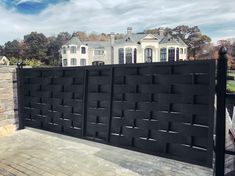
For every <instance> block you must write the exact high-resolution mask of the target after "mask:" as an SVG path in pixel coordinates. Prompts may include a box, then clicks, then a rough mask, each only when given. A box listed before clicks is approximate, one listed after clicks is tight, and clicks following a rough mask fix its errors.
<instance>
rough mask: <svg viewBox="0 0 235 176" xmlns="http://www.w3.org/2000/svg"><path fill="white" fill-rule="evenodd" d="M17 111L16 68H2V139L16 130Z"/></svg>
mask: <svg viewBox="0 0 235 176" xmlns="http://www.w3.org/2000/svg"><path fill="white" fill-rule="evenodd" d="M17 111H18V108H17V82H16V67H15V66H10V67H9V66H0V137H2V136H6V135H9V134H11V133H12V132H14V131H15V130H16V128H17V125H18V120H17V119H18V118H17Z"/></svg>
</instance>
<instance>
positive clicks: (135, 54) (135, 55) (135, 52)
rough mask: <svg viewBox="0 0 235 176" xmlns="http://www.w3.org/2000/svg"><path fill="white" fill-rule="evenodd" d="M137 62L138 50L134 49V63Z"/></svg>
mask: <svg viewBox="0 0 235 176" xmlns="http://www.w3.org/2000/svg"><path fill="white" fill-rule="evenodd" d="M136 60H137V50H136V48H135V49H134V63H136Z"/></svg>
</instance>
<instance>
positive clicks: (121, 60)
mask: <svg viewBox="0 0 235 176" xmlns="http://www.w3.org/2000/svg"><path fill="white" fill-rule="evenodd" d="M118 63H119V64H124V49H123V48H119V49H118Z"/></svg>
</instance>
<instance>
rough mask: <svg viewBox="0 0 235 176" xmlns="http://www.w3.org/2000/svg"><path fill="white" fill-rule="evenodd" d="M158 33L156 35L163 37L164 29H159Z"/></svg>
mask: <svg viewBox="0 0 235 176" xmlns="http://www.w3.org/2000/svg"><path fill="white" fill-rule="evenodd" d="M158 31H159V32H158V33H159V35H160V36H164V32H165V30H164V28H162V27H161V28H159V30H158Z"/></svg>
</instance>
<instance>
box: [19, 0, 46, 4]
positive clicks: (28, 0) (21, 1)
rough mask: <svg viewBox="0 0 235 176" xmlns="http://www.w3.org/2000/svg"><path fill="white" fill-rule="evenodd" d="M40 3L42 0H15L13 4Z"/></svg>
mask: <svg viewBox="0 0 235 176" xmlns="http://www.w3.org/2000/svg"><path fill="white" fill-rule="evenodd" d="M28 2H31V3H42V0H15V4H16V5H19V4H23V3H28Z"/></svg>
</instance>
